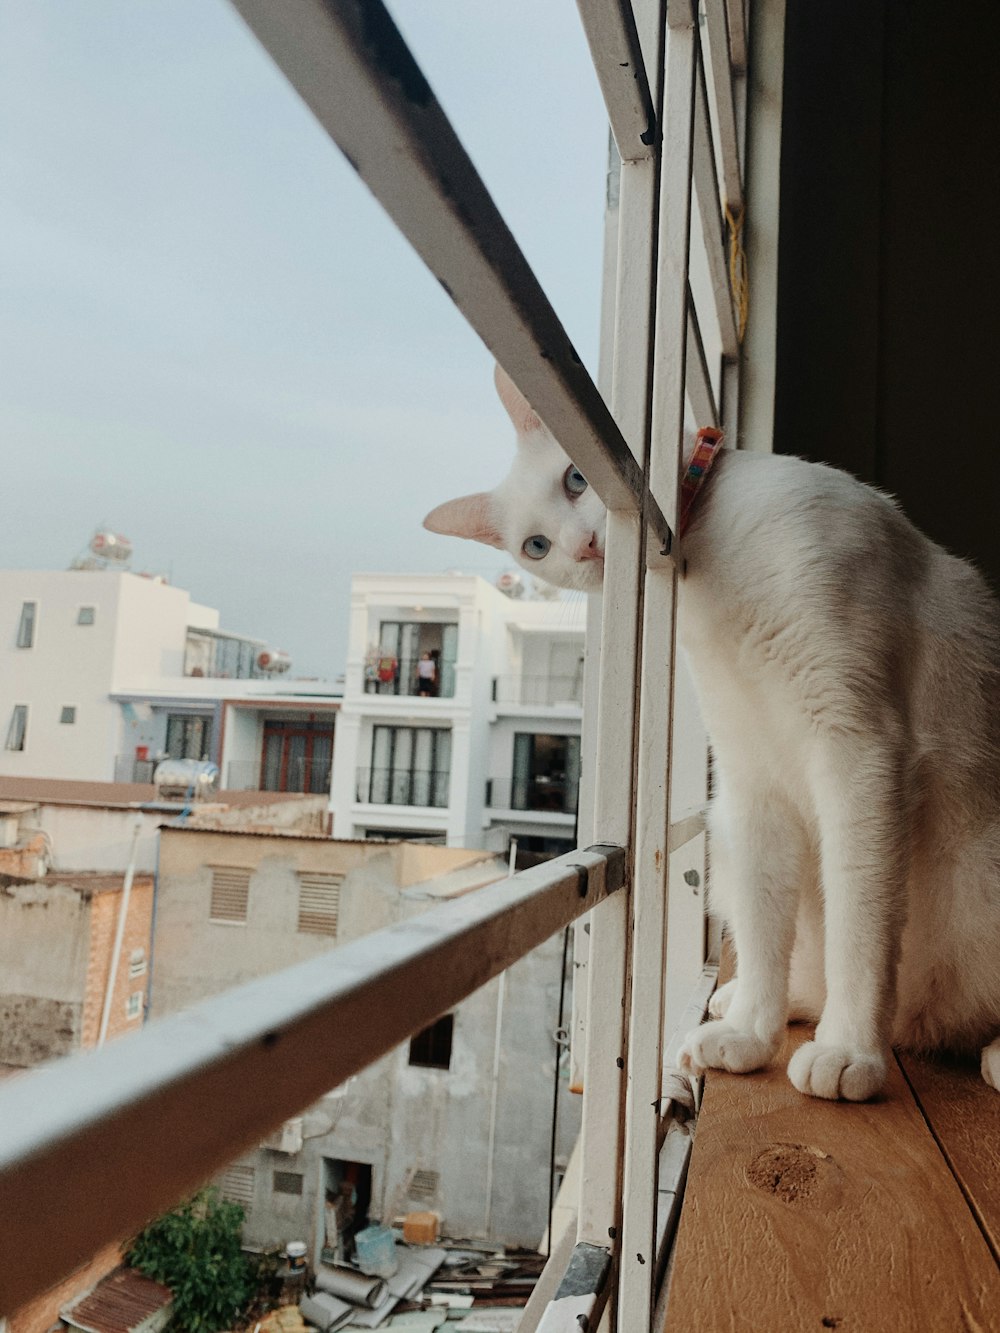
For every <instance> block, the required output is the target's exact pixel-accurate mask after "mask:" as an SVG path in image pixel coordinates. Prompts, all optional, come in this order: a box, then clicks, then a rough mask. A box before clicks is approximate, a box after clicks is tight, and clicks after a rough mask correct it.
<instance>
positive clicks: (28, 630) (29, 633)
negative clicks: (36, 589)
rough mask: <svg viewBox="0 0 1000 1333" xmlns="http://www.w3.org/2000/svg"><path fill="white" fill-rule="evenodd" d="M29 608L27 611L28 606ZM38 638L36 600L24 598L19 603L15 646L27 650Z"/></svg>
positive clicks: (32, 646) (33, 645)
mask: <svg viewBox="0 0 1000 1333" xmlns="http://www.w3.org/2000/svg"><path fill="white" fill-rule="evenodd" d="M29 607H30V608H31V611H30V613H29V611H28V608H29ZM37 639H38V602H37V601H31V600H29V599H26V600H25V601H23V602H22V603H21V614H20V617H19V618H18V622H17V638H16V640H15V642H16V646H17V647H18V648H19V649H23V650H24V651H28V650H29V649H31V648H34V647H35V646H36V643H37Z"/></svg>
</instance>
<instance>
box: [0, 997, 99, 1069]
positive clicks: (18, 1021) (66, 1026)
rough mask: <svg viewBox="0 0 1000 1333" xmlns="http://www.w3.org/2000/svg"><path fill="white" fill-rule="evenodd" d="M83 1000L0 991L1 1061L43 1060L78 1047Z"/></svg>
mask: <svg viewBox="0 0 1000 1333" xmlns="http://www.w3.org/2000/svg"><path fill="white" fill-rule="evenodd" d="M82 1020H83V1002H82V1001H73V1000H50V999H46V998H45V997H44V996H42V995H16V994H12V993H10V992H9V991H5V993H4V994H0V1064H5V1065H21V1066H22V1067H25V1068H26V1067H28V1066H30V1065H38V1064H41V1063H42V1061H43V1060H54V1059H55V1058H56V1057H57V1056H60V1055H69V1053H70V1051H75V1050H78V1049H79V1046H80V1031H81V1028H82Z"/></svg>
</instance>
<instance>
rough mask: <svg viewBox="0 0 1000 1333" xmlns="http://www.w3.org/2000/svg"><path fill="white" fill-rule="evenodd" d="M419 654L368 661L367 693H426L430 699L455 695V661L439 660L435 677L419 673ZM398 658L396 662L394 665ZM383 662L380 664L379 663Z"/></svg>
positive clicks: (447, 697) (449, 697) (366, 675)
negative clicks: (431, 677)
mask: <svg viewBox="0 0 1000 1333" xmlns="http://www.w3.org/2000/svg"><path fill="white" fill-rule="evenodd" d="M421 660H422V659H421V658H420V657H401V658H399V659H398V660H395V659H392V658H378V659H375V660H374V661H371V662H367V663H366V664H365V693H366V694H404V695H409V696H414V697H415V696H418V695H423V696H425V697H427V698H430V699H451V698H453V697H454V695H455V663H454V662H449V661H442V662H440V663H439V664H438V668H437V674H436V675H435V677H434V679H433V680H428V679H424V678H422V677H421V675H420V671H419V664H420V662H421ZM393 661H395V665H391V663H393ZM380 664H381V665H380Z"/></svg>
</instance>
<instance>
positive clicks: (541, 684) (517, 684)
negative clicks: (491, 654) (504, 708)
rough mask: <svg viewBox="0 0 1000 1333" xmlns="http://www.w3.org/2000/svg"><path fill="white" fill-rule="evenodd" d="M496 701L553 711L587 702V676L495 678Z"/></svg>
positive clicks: (494, 691) (494, 695)
mask: <svg viewBox="0 0 1000 1333" xmlns="http://www.w3.org/2000/svg"><path fill="white" fill-rule="evenodd" d="M493 702H494V703H498V704H520V705H522V706H524V705H527V706H528V707H542V708H551V707H554V706H555V705H557V704H577V705H580V704H582V703H583V676H582V674H581V673H580V672H577V673H576V674H575V675H572V676H551V675H541V676H531V675H528V676H525V675H519V676H494V677H493Z"/></svg>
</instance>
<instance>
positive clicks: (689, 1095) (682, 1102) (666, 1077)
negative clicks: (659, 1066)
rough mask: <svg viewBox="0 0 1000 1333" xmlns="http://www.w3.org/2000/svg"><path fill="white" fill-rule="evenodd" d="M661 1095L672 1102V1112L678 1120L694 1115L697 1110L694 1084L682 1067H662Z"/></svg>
mask: <svg viewBox="0 0 1000 1333" xmlns="http://www.w3.org/2000/svg"><path fill="white" fill-rule="evenodd" d="M663 1096H664V1097H665V1098H668V1099H669V1100H670V1101H672V1102H673V1104H674V1112H675V1114H677V1116H678V1119H680V1120H685V1119H687V1117H688V1116H692V1115H694V1113H695V1111H696V1110H697V1105H696V1103H695V1090H694V1086H693V1085H692V1083H691V1079H690V1077H689V1076H688V1075H687V1074H685V1073H684V1071H683V1070H682V1069H664V1071H663Z"/></svg>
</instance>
